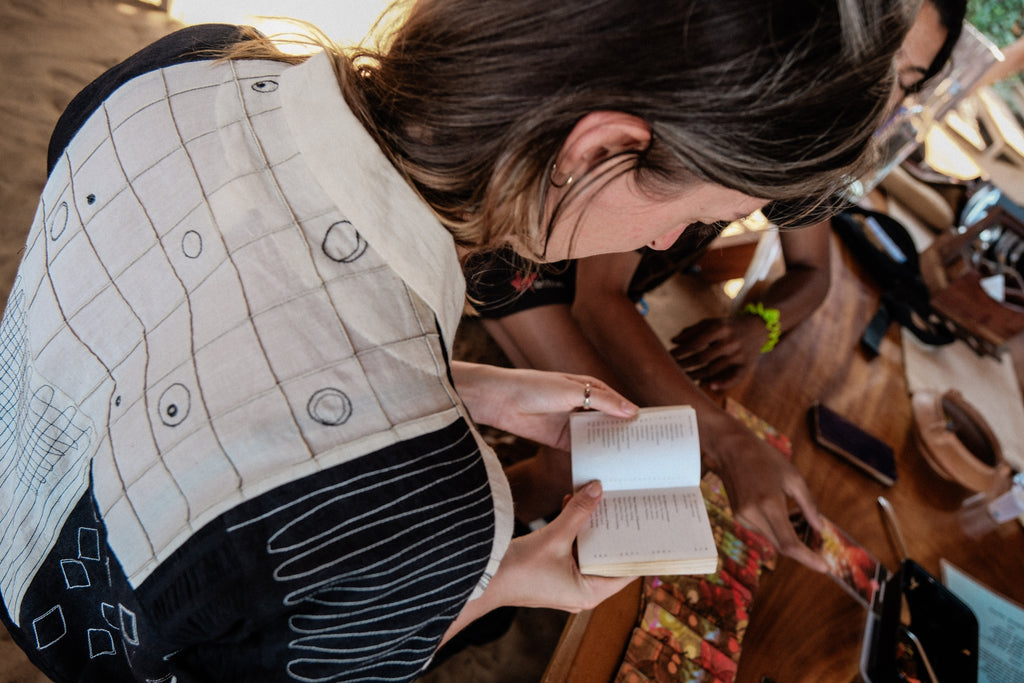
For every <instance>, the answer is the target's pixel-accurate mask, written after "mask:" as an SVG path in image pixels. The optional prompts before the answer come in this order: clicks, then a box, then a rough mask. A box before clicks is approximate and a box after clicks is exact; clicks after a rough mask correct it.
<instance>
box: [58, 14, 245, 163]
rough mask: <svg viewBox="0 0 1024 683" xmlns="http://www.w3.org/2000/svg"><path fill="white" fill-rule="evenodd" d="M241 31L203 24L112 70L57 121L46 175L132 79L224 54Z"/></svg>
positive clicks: (241, 37) (163, 40) (168, 37)
mask: <svg viewBox="0 0 1024 683" xmlns="http://www.w3.org/2000/svg"><path fill="white" fill-rule="evenodd" d="M244 39H245V37H244V34H243V33H242V28H241V27H239V26H232V25H229V24H200V25H197V26H189V27H188V28H183V29H181V30H179V31H175V32H174V33H171V34H168V35H166V36H164V37H163V38H161V39H160V40H158V41H156V42H155V43H153V44H152V45H149V46H148V47H144V48H143V49H141V50H139V51H138V52H136V53H135V54H134V55H132V56H131V57H129V58H128V59H126V60H125V61H123V62H121V63H120V64H118V65H117V66H114V67H111V68H110V69H108V70H107V71H106V72H104V73H103V74H102V75H101V76H100V77H99V78H97V79H96V80H95V81H93V82H92V83H90V84H89V85H87V86H86V87H85V88H84V89H83V90H82V91H81V92H79V93H78V94H77V95H75V98H74V99H73V100H71V103H70V104H69V105H68V106H67V108H66V109H65V110H64V113H63V114H61V117H60V119H58V120H57V125H56V127H55V128H54V130H53V134H52V135H51V136H50V147H49V150H48V152H47V155H46V175H47V176H49V175H50V173H52V172H53V167H54V166H55V165H56V164H57V160H58V159H60V157H61V155H62V154H63V153H64V150H65V149H67V146H68V144H69V143H70V142H71V139H72V138H73V137H75V134H76V133H78V129H79V128H81V127H82V124H83V123H85V122H86V120H87V119H88V118H89V117H90V116H91V115H92V113H93V112H94V111H96V109H97V108H98V107H99V106H100V105H101V104H103V102H104V101H105V100H106V99H107V98H108V97H110V95H111V93H113V92H114V91H115V90H117V89H118V88H120V87H121V86H122V85H124V84H125V83H127V82H128V81H130V80H131V79H133V78H136V77H138V76H141V75H143V74H146V73H149V72H150V71H155V70H157V69H162V68H164V67H168V66H173V65H174V64H183V63H185V62H196V61H201V60H204V59H210V55H211V51H221V50H224V49H225V48H227V47H229V46H231V45H233V44H235V43H238V42H241V41H242V40H244Z"/></svg>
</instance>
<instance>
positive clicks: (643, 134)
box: [552, 111, 651, 184]
mask: <svg viewBox="0 0 1024 683" xmlns="http://www.w3.org/2000/svg"><path fill="white" fill-rule="evenodd" d="M650 143H651V128H650V126H648V125H647V122H646V121H644V120H643V119H641V118H640V117H638V116H633V115H632V114H627V113H625V112H621V111H592V112H590V113H589V114H587V115H586V116H584V117H583V118H581V119H580V120H579V121H577V122H576V125H575V126H573V129H572V131H570V133H569V135H568V136H567V137H566V138H565V142H563V143H562V147H561V149H559V150H558V154H557V155H556V157H555V166H556V167H557V176H558V179H559V180H557V181H556V180H555V178H554V176H555V175H556V174H552V176H553V177H552V180H553V181H554V182H557V183H559V184H560V181H562V180H564V179H565V178H568V177H574V178H579V177H581V176H582V175H583V174H584V173H586V172H587V171H589V170H591V169H592V168H594V167H595V166H597V165H598V164H600V163H601V162H603V161H605V160H606V159H608V158H610V157H612V156H615V155H616V154H620V153H622V152H627V151H641V150H644V149H647V146H648V145H650Z"/></svg>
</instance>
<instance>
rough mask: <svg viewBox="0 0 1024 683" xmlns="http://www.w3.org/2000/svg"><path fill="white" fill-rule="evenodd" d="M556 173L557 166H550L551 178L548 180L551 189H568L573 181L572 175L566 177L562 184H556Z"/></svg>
mask: <svg viewBox="0 0 1024 683" xmlns="http://www.w3.org/2000/svg"><path fill="white" fill-rule="evenodd" d="M556 173H558V166H557V165H556V164H551V178H550V181H551V186H552V187H556V188H558V189H561V188H563V187H568V186H569V185H571V184H572V180H573V176H572V173H570V174H569V175H568V176H566V178H565V181H564V182H562V183H556V182H555V174H556Z"/></svg>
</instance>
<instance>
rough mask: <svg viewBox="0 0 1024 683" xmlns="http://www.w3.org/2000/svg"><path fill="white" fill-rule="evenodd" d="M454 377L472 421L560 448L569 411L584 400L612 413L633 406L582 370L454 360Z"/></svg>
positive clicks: (630, 411)
mask: <svg viewBox="0 0 1024 683" xmlns="http://www.w3.org/2000/svg"><path fill="white" fill-rule="evenodd" d="M452 376H453V377H454V378H455V386H456V388H457V389H458V390H459V395H460V396H461V397H462V400H463V401H465V403H466V406H467V407H468V408H469V412H470V414H471V415H472V416H473V419H474V420H476V421H477V422H479V423H481V424H486V425H490V426H492V427H497V428H498V429H501V430H504V431H506V432H510V433H512V434H515V435H517V436H521V437H523V438H526V439H530V440H531V441H536V442H537V443H542V444H546V445H548V446H554V447H555V448H559V449H562V450H569V414H570V413H572V412H574V411H576V410H580V409H581V408H584V407H585V406H584V402H586V403H587V406H586V407H589V408H591V409H593V410H599V411H601V412H603V413H606V414H608V415H613V416H615V417H624V418H629V417H633V416H635V415H636V411H637V406H636V405H635V404H633V403H632V402H630V401H628V400H626V399H625V398H623V397H622V395H620V394H619V393H618V392H616V391H615V390H614V389H612V388H611V387H609V386H608V385H607V384H605V383H604V382H602V381H601V380H599V379H596V378H594V377H587V376H585V375H570V374H565V373H560V372H545V371H542V370H513V369H511V368H500V367H497V366H493V365H480V364H477V363H465V362H461V361H455V362H453V363H452ZM588 398H589V400H587V399H588Z"/></svg>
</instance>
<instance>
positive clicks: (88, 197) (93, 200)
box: [85, 193, 96, 204]
mask: <svg viewBox="0 0 1024 683" xmlns="http://www.w3.org/2000/svg"><path fill="white" fill-rule="evenodd" d="M85 201H86V203H88V204H95V203H96V195H94V194H92V193H90V194H88V195H86V197H85Z"/></svg>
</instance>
